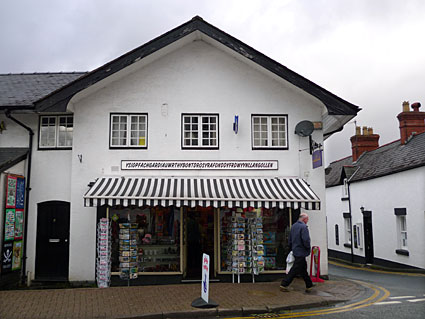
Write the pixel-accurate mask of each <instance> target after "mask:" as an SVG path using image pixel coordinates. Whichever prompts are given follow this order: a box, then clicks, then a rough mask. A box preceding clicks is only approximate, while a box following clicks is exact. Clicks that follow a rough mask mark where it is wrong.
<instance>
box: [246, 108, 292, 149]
mask: <svg viewBox="0 0 425 319" xmlns="http://www.w3.org/2000/svg"><path fill="white" fill-rule="evenodd" d="M251 123H252V148H253V149H287V148H288V136H287V132H288V129H287V125H288V116H287V115H252V117H251Z"/></svg>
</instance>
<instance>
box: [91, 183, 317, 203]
mask: <svg viewBox="0 0 425 319" xmlns="http://www.w3.org/2000/svg"><path fill="white" fill-rule="evenodd" d="M84 205H85V206H89V207H92V206H103V205H108V206H117V205H122V206H145V205H147V206H158V205H159V206H164V207H167V206H177V207H180V206H191V207H195V206H202V207H209V206H213V207H216V208H218V207H230V208H232V207H241V208H246V207H255V208H259V207H264V208H271V207H276V206H277V207H280V208H285V207H292V208H294V209H297V208H299V207H303V208H305V209H311V210H318V209H320V199H319V198H318V197H317V195H316V194H315V193H314V192H313V191H312V190H311V188H310V187H309V186H308V184H307V183H306V182H305V181H304V180H302V179H300V178H252V177H222V178H220V177H196V178H191V177H101V178H99V179H97V180H96V182H95V183H94V184H93V186H91V187H90V189H89V190H88V192H87V193H86V194H85V195H84Z"/></svg>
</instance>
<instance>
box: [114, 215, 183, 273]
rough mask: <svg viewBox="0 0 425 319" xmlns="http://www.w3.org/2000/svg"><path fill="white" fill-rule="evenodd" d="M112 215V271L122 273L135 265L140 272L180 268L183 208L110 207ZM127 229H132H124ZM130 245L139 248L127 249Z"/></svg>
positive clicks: (168, 270)
mask: <svg viewBox="0 0 425 319" xmlns="http://www.w3.org/2000/svg"><path fill="white" fill-rule="evenodd" d="M109 218H110V220H111V229H112V248H111V250H112V255H111V270H112V272H113V273H115V274H117V273H120V274H121V273H122V270H123V269H126V268H128V267H130V268H133V269H134V268H135V267H136V268H137V271H138V272H139V273H144V272H180V271H181V269H180V220H181V219H180V209H178V208H174V207H167V208H162V207H140V208H124V209H118V208H111V209H110V211H109ZM125 229H129V231H123V230H125ZM127 233H128V235H127ZM129 245H132V246H133V247H135V248H136V249H131V250H128V249H126V247H128V246H129ZM126 251H130V252H131V254H130V256H127V255H128V253H126ZM136 251H137V255H136ZM133 252H134V255H133Z"/></svg>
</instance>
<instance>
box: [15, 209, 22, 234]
mask: <svg viewBox="0 0 425 319" xmlns="http://www.w3.org/2000/svg"><path fill="white" fill-rule="evenodd" d="M23 226H24V211H23V210H22V209H17V210H16V211H15V240H16V239H22V234H23Z"/></svg>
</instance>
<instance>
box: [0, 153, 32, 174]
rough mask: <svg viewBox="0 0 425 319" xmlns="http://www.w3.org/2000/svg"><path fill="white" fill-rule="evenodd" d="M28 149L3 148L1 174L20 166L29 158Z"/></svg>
mask: <svg viewBox="0 0 425 319" xmlns="http://www.w3.org/2000/svg"><path fill="white" fill-rule="evenodd" d="M27 154H28V148H21V147H1V148H0V172H3V171H4V170H6V169H8V168H9V167H12V166H13V165H15V164H18V163H19V162H20V161H22V160H24V159H26V158H27Z"/></svg>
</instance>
